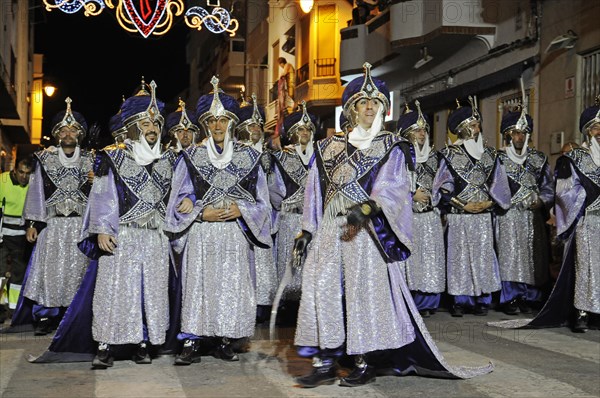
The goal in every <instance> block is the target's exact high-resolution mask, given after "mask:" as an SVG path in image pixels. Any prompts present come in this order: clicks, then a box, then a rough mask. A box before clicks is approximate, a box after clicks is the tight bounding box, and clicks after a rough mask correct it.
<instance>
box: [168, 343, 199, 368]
mask: <svg viewBox="0 0 600 398" xmlns="http://www.w3.org/2000/svg"><path fill="white" fill-rule="evenodd" d="M199 343H200V342H199V341H198V340H191V339H185V340H184V341H183V350H181V354H179V355H177V356H176V357H175V365H179V366H187V365H191V364H193V363H195V362H200V361H201V360H202V358H201V357H200V352H199V348H200V344H199Z"/></svg>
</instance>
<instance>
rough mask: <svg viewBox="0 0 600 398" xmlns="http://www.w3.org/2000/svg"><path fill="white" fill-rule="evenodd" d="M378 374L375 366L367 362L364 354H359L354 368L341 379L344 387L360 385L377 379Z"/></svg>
mask: <svg viewBox="0 0 600 398" xmlns="http://www.w3.org/2000/svg"><path fill="white" fill-rule="evenodd" d="M376 376H377V373H376V370H375V367H374V366H372V365H369V364H367V362H366V361H365V356H364V355H357V356H356V361H355V366H354V370H352V373H350V374H349V375H348V376H346V377H344V378H342V379H341V380H340V386H342V387H359V386H364V385H365V384H368V383H372V382H374V381H375V378H376Z"/></svg>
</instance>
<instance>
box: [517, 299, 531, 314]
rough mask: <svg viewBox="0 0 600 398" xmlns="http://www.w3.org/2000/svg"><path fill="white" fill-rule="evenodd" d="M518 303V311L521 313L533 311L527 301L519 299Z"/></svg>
mask: <svg viewBox="0 0 600 398" xmlns="http://www.w3.org/2000/svg"><path fill="white" fill-rule="evenodd" d="M518 305H519V311H520V312H521V314H531V313H532V312H533V309H532V308H531V306H530V305H529V303H528V302H527V301H525V300H519V304H518Z"/></svg>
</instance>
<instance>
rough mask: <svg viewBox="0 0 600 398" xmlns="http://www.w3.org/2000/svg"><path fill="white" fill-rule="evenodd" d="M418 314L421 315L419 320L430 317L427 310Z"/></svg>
mask: <svg viewBox="0 0 600 398" xmlns="http://www.w3.org/2000/svg"><path fill="white" fill-rule="evenodd" d="M419 314H421V318H429V316H430V315H431V314H430V313H429V310H419Z"/></svg>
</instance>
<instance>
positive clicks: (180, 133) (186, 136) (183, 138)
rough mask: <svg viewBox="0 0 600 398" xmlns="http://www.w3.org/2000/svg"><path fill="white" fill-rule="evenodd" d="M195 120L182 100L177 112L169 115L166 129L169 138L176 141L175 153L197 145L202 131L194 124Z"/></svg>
mask: <svg viewBox="0 0 600 398" xmlns="http://www.w3.org/2000/svg"><path fill="white" fill-rule="evenodd" d="M193 119H194V116H193V115H192V112H190V111H189V110H187V109H186V108H185V102H183V101H182V100H181V99H180V100H179V107H178V108H177V110H176V111H175V112H171V113H170V114H168V115H167V119H166V122H165V127H166V129H167V132H168V133H169V136H170V137H172V138H175V140H176V144H175V148H174V150H175V152H180V151H181V150H183V149H187V148H189V147H190V146H191V145H194V144H195V143H196V138H197V137H198V135H199V134H198V133H199V132H200V129H199V128H198V126H196V124H194V122H192V120H193Z"/></svg>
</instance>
